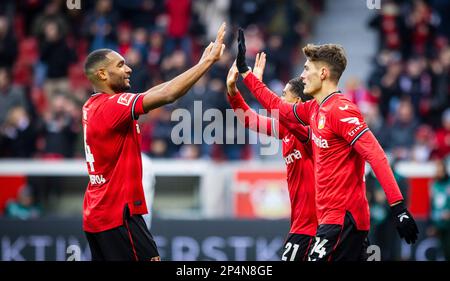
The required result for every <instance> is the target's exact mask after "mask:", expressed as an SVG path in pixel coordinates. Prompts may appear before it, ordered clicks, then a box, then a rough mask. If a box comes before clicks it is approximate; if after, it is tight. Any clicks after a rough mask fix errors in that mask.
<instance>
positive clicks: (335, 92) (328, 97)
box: [319, 90, 341, 107]
mask: <svg viewBox="0 0 450 281" xmlns="http://www.w3.org/2000/svg"><path fill="white" fill-rule="evenodd" d="M340 93H341V91H340V90H337V91H334V92H332V93H331V94H329V95H328V96H326V97H325V98H324V99H323V101H322V102H321V103H320V105H319V107H321V106H322V105H323V104H324V103H325V102H326V101H327V100H329V99H330V98H331V97H332V96H334V95H335V94H340Z"/></svg>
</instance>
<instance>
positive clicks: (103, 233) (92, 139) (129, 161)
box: [83, 24, 225, 261]
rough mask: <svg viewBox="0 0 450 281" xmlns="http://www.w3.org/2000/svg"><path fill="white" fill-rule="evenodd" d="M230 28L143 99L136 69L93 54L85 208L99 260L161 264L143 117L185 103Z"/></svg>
mask: <svg viewBox="0 0 450 281" xmlns="http://www.w3.org/2000/svg"><path fill="white" fill-rule="evenodd" d="M224 36H225V24H222V26H221V27H220V29H219V31H218V33H217V38H216V41H215V42H214V43H211V44H210V45H209V46H208V47H207V48H206V49H205V51H204V53H203V56H202V58H201V59H200V61H199V62H198V63H197V64H196V65H195V66H193V67H192V68H190V69H188V70H187V71H185V72H184V73H182V74H180V75H179V76H177V77H175V78H174V79H172V80H170V81H168V82H165V83H163V84H161V85H158V86H155V87H153V88H151V89H149V90H147V91H146V92H144V93H142V94H132V93H127V92H126V91H127V90H128V89H129V88H130V82H129V77H130V75H131V69H130V68H129V67H128V66H127V65H126V63H125V60H124V59H123V57H122V56H121V55H119V54H118V53H116V52H114V51H112V50H109V49H100V50H96V51H94V52H92V53H90V54H89V55H88V57H87V59H86V63H85V73H86V76H87V77H88V78H89V80H90V82H91V83H92V85H93V87H94V90H95V93H94V94H93V95H92V96H91V97H90V98H89V99H88V101H87V102H86V103H85V104H84V106H83V130H84V141H85V151H86V162H87V168H88V173H89V178H90V181H89V184H88V187H87V190H86V193H85V197H84V203H83V230H84V231H85V234H86V237H87V240H88V242H89V246H90V249H91V253H92V259H93V260H155V261H157V260H160V257H159V254H158V250H157V247H156V244H155V242H154V240H153V238H152V236H151V234H150V232H149V230H148V228H147V227H146V225H145V222H144V220H143V218H142V214H146V213H147V211H148V210H147V207H146V203H145V198H144V193H143V188H142V160H141V149H140V131H139V125H138V124H137V121H136V120H137V119H138V118H139V115H141V114H144V113H147V112H148V111H150V110H152V109H155V108H157V107H160V106H162V105H165V104H168V103H171V102H173V101H175V100H176V99H178V98H180V97H181V96H183V95H184V94H186V93H187V91H188V90H189V89H190V88H191V86H192V85H193V84H194V83H195V82H196V81H197V80H198V79H200V77H201V76H202V75H203V74H204V73H206V71H207V70H208V69H209V68H210V67H211V66H212V65H213V64H214V63H215V62H216V61H218V60H219V58H220V57H221V55H222V53H223V50H224V48H225V46H224V45H223V40H224Z"/></svg>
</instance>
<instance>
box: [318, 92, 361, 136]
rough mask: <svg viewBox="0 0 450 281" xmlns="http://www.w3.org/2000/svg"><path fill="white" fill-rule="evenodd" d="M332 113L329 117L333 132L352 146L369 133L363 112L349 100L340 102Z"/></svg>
mask: <svg viewBox="0 0 450 281" xmlns="http://www.w3.org/2000/svg"><path fill="white" fill-rule="evenodd" d="M331 111H332V112H331V114H328V116H330V119H331V120H330V122H331V124H332V130H333V132H334V133H335V134H337V135H338V136H341V137H342V138H344V139H345V140H346V141H347V142H348V143H349V144H350V145H354V144H355V142H356V141H357V140H358V139H359V138H360V137H361V136H362V135H363V134H364V133H366V132H367V131H369V128H368V127H367V124H366V122H365V121H364V118H363V116H362V114H361V112H360V111H359V109H358V107H357V106H356V105H355V104H354V103H352V102H350V101H348V100H341V101H338V102H337V104H336V105H335V106H334V107H333V108H332V109H331ZM319 118H320V117H319Z"/></svg>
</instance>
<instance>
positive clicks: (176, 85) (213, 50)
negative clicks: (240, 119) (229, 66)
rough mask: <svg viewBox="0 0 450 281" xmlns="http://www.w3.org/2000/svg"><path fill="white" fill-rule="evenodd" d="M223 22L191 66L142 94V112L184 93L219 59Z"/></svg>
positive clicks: (223, 34)
mask: <svg viewBox="0 0 450 281" xmlns="http://www.w3.org/2000/svg"><path fill="white" fill-rule="evenodd" d="M225 27H226V25H225V23H223V24H222V25H221V26H220V28H219V31H218V32H217V37H216V40H215V41H214V44H210V45H209V46H208V47H207V48H206V49H205V51H204V53H203V56H202V59H200V61H199V62H198V63H197V64H196V65H195V66H193V67H191V68H190V69H188V70H187V71H185V72H183V73H182V74H180V75H178V76H177V77H175V78H173V79H172V80H170V81H168V82H166V83H163V85H158V86H155V87H153V88H151V89H149V90H147V91H146V92H145V93H144V94H145V96H144V100H143V107H144V112H148V111H150V110H152V109H155V108H158V107H160V106H162V105H165V104H168V103H172V102H174V101H175V100H177V99H178V98H180V97H182V96H183V95H185V94H186V93H187V92H188V90H189V89H190V88H191V87H192V85H194V84H195V82H197V81H198V80H199V79H200V77H202V76H203V74H205V73H206V71H208V69H209V68H210V67H211V66H212V65H213V64H214V63H215V62H216V61H218V60H219V59H220V57H221V56H222V54H223V51H224V49H225V45H224V44H223V40H224V36H225Z"/></svg>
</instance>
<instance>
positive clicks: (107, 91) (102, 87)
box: [94, 85, 115, 95]
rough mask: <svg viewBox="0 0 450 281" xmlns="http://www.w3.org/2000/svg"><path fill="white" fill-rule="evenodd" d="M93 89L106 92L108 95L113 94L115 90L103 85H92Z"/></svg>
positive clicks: (97, 91)
mask: <svg viewBox="0 0 450 281" xmlns="http://www.w3.org/2000/svg"><path fill="white" fill-rule="evenodd" d="M94 91H95V92H96V93H103V94H108V95H113V94H115V92H114V91H113V90H112V89H111V88H109V87H106V86H103V85H94Z"/></svg>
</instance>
